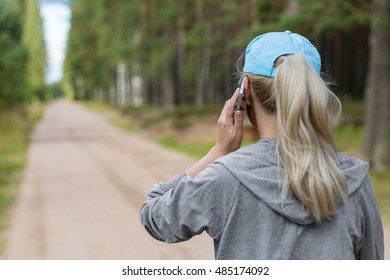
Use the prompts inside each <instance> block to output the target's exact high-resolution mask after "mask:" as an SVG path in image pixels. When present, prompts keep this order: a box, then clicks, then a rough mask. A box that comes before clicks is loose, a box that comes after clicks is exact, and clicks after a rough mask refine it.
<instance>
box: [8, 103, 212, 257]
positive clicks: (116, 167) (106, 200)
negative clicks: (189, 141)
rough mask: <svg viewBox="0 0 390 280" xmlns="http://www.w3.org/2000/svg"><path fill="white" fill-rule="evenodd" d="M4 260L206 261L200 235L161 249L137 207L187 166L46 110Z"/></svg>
mask: <svg viewBox="0 0 390 280" xmlns="http://www.w3.org/2000/svg"><path fill="white" fill-rule="evenodd" d="M28 156H29V157H28V164H27V169H26V171H25V176H24V179H23V183H22V186H21V190H20V196H19V198H18V200H17V203H16V207H15V211H14V213H13V215H12V224H11V228H10V230H9V232H8V233H7V237H8V242H7V246H6V249H5V251H4V253H3V256H2V258H5V259H212V258H213V249H212V248H213V243H212V240H211V239H210V238H209V237H208V236H207V235H202V236H200V237H196V238H194V239H192V240H191V241H189V242H185V243H181V244H174V245H167V244H164V243H161V242H158V241H155V240H154V239H153V238H151V237H150V236H149V235H148V234H147V232H146V231H145V230H144V228H143V226H142V225H141V223H140V222H139V216H138V215H139V214H138V213H139V208H140V205H141V204H142V202H143V201H144V199H145V198H146V194H147V191H148V190H149V188H150V187H151V186H152V185H153V184H154V183H155V182H157V181H160V180H167V179H169V178H170V177H172V176H174V175H175V174H176V173H178V172H179V171H182V170H183V169H184V168H185V167H187V166H190V164H192V163H193V159H191V158H189V157H186V156H184V155H181V154H178V153H175V152H172V151H168V150H166V149H164V148H161V147H160V146H158V145H156V144H153V143H150V142H149V141H147V140H146V139H144V138H141V137H139V136H134V135H131V134H128V133H124V132H122V131H120V130H118V129H117V128H115V127H113V126H112V125H110V124H109V123H107V122H106V120H105V119H104V117H102V116H99V115H97V114H93V113H91V112H88V111H86V110H85V109H83V108H82V107H81V106H79V105H75V104H71V103H69V102H67V101H57V102H55V103H54V104H52V105H50V106H49V107H48V109H47V111H46V114H45V115H44V118H43V121H42V122H41V123H40V124H39V125H38V127H37V129H36V131H35V133H34V135H33V137H32V141H31V146H30V150H29V155H28Z"/></svg>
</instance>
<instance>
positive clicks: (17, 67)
mask: <svg viewBox="0 0 390 280" xmlns="http://www.w3.org/2000/svg"><path fill="white" fill-rule="evenodd" d="M22 15H23V5H22V1H19V0H15V1H11V2H9V1H6V0H0V54H1V55H0V81H1V82H0V110H1V109H4V108H7V107H14V106H17V105H18V104H22V103H24V102H26V101H27V94H26V77H27V76H26V69H27V65H26V60H27V58H28V53H27V48H26V47H25V45H24V44H23V42H22Z"/></svg>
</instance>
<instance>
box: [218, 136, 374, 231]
mask: <svg viewBox="0 0 390 280" xmlns="http://www.w3.org/2000/svg"><path fill="white" fill-rule="evenodd" d="M276 144H277V140H276V139H275V138H264V139H261V140H260V141H259V142H257V143H256V144H253V145H249V146H247V147H244V148H242V149H239V150H238V151H236V152H234V153H231V154H228V155H226V156H224V157H221V158H220V159H218V160H217V161H216V163H219V164H222V165H223V166H225V167H226V168H227V169H228V170H229V171H230V172H231V173H232V174H233V175H234V176H235V177H236V178H237V179H238V180H239V181H240V182H241V183H242V185H243V186H244V187H245V188H247V189H248V190H249V191H251V192H252V193H253V195H254V196H255V197H257V199H259V200H260V201H261V202H262V203H264V204H266V205H267V206H268V207H270V208H271V209H273V210H274V211H275V212H277V213H279V214H280V215H283V216H284V217H285V218H287V219H289V220H291V221H293V222H295V223H298V224H301V225H309V224H312V223H315V222H316V220H315V219H314V217H313V216H312V214H311V213H310V212H309V211H307V209H306V208H305V207H304V205H303V204H302V202H301V201H300V200H299V199H298V198H297V197H296V196H295V194H294V193H292V192H290V193H289V194H288V195H287V197H286V199H285V200H284V202H283V204H282V203H281V186H282V182H283V176H284V172H283V167H282V165H281V163H280V161H279V160H278V155H277V150H276ZM337 161H338V163H337V165H338V166H339V168H340V169H341V171H342V172H343V174H344V176H345V177H346V180H347V184H348V195H349V196H351V195H352V194H353V193H354V192H356V190H357V189H359V187H360V186H361V185H362V182H363V181H364V179H365V178H366V177H367V176H368V164H367V163H365V162H363V161H361V160H359V159H356V158H350V157H347V156H345V155H342V154H340V153H338V155H337ZM341 205H342V204H340V206H341ZM340 206H339V207H340Z"/></svg>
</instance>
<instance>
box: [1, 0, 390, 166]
mask: <svg viewBox="0 0 390 280" xmlns="http://www.w3.org/2000/svg"><path fill="white" fill-rule="evenodd" d="M38 4H39V0H12V1H10V0H0V53H1V55H0V81H1V83H0V110H7V109H9V108H14V107H20V105H22V104H27V103H29V102H31V101H32V100H45V99H48V98H50V90H49V88H50V87H49V86H50V85H46V84H45V71H46V64H47V63H46V62H47V58H46V49H45V43H44V39H43V27H42V18H41V17H40V14H39V9H38ZM69 5H70V8H71V13H72V17H71V29H70V32H69V36H68V43H67V49H66V58H65V62H64V75H63V79H62V81H61V84H62V88H63V91H64V92H65V95H66V96H67V97H68V98H70V99H76V100H93V101H102V102H106V103H108V104H111V105H114V106H118V107H127V106H135V107H137V106H154V107H159V108H176V107H181V106H193V107H202V106H209V105H211V106H212V105H215V104H221V103H222V102H223V101H224V100H226V99H227V98H228V97H229V96H230V95H231V93H232V91H233V89H234V88H235V87H236V84H237V77H236V76H235V75H234V73H235V71H236V62H237V60H238V58H239V57H240V55H241V54H242V52H243V51H244V49H245V46H246V45H247V44H248V43H249V42H250V40H251V39H252V38H254V37H255V36H257V35H259V34H261V33H265V32H269V31H284V30H291V31H293V32H296V33H300V34H302V35H304V36H306V37H307V38H309V39H310V40H311V41H312V42H313V44H314V45H315V46H316V47H317V48H318V49H319V52H320V53H321V55H322V65H323V67H322V72H323V73H322V75H323V76H324V78H325V79H327V80H328V81H330V82H331V84H333V85H334V86H333V88H334V90H335V92H336V94H337V95H338V96H339V97H340V99H341V100H342V101H343V102H350V101H355V100H360V101H363V100H364V104H365V105H364V107H365V108H364V110H365V113H364V115H362V116H360V117H361V119H362V121H363V122H364V123H365V134H366V136H365V141H364V142H365V147H364V150H365V152H366V154H368V155H369V161H370V162H371V163H373V164H374V163H375V162H376V163H375V164H374V165H377V166H384V167H389V166H390V164H389V162H390V160H389V154H390V153H387V152H385V151H388V146H389V144H388V143H389V140H388V138H389V136H388V135H389V134H390V112H389V111H390V110H389V108H390V94H389V74H390V73H389V71H390V70H389V68H390V66H389V61H390V59H389V49H390V47H389V41H390V40H389V33H390V32H389V25H390V24H389V18H390V17H389V1H386V0H348V1H345V0H327V1H325V0H322V1H311V0H273V1H269V0H247V1H241V0H225V1H216V0H183V1H177V0H165V1H158V0H142V1H141V0H132V1H126V0H115V1H109V0H101V1H95V0H77V1H76V0H74V1H69ZM378 158H379V159H378Z"/></svg>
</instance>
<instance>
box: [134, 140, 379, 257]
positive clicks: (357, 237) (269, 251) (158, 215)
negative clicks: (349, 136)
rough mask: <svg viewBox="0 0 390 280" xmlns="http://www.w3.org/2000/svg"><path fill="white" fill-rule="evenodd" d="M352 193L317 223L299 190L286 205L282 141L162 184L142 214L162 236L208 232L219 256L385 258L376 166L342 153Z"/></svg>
mask: <svg viewBox="0 0 390 280" xmlns="http://www.w3.org/2000/svg"><path fill="white" fill-rule="evenodd" d="M337 161H338V166H339V168H340V169H341V170H342V172H343V173H344V175H345V177H346V179H347V182H348V187H349V197H348V200H347V201H346V202H345V203H340V204H339V207H338V211H337V214H336V215H335V216H334V217H333V218H332V219H330V220H324V221H323V222H321V223H317V222H316V221H315V219H314V218H313V216H312V215H311V214H310V213H309V212H308V211H307V210H306V209H305V207H304V206H303V204H302V203H301V202H300V201H299V200H298V199H297V198H296V196H295V195H294V194H292V193H291V194H289V196H288V197H287V199H286V200H285V201H284V202H283V204H282V203H281V194H280V186H281V178H283V169H282V167H281V166H280V164H278V157H277V153H276V139H273V138H265V139H262V140H260V141H259V142H257V143H256V144H253V145H250V146H247V147H245V148H241V149H239V150H238V151H236V152H234V153H231V154H228V155H226V156H224V157H221V158H219V159H218V160H216V161H215V162H214V163H213V164H210V165H209V166H208V167H207V168H205V169H204V170H203V171H201V172H200V173H199V174H198V175H197V176H195V177H194V178H190V177H188V176H186V175H185V174H184V173H181V174H179V175H177V176H176V177H175V178H173V179H172V180H170V181H169V182H167V183H159V184H156V185H155V186H154V187H153V188H152V189H151V191H150V192H149V194H148V198H147V201H146V202H145V203H144V204H143V205H142V208H141V212H140V217H141V221H142V223H143V224H144V226H145V228H146V230H147V231H148V232H149V233H150V234H151V235H152V236H153V237H154V238H156V239H158V240H161V241H165V242H168V243H173V242H180V241H184V240H188V239H190V238H191V237H192V236H194V235H197V234H200V233H202V232H203V231H206V232H207V233H208V234H209V235H210V236H211V237H212V238H213V239H214V247H215V258H216V259H383V254H384V244H383V227H382V221H381V216H380V213H379V209H378V205H377V201H376V198H375V193H374V190H373V187H372V184H371V181H370V178H369V175H368V164H367V163H365V162H362V161H360V160H358V159H356V158H350V157H347V156H345V155H342V154H338V159H337Z"/></svg>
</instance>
